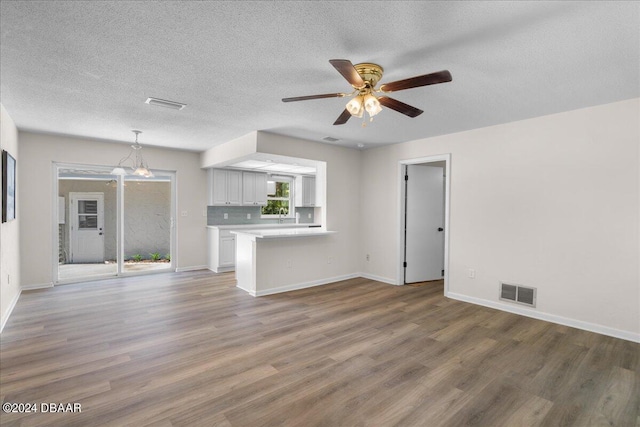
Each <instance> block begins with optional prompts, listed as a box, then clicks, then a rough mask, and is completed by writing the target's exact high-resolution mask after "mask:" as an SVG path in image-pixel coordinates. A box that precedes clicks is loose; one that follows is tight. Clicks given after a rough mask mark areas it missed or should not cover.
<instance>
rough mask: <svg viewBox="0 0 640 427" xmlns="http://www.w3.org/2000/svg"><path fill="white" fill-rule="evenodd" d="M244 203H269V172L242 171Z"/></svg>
mask: <svg viewBox="0 0 640 427" xmlns="http://www.w3.org/2000/svg"><path fill="white" fill-rule="evenodd" d="M242 204H243V205H258V206H263V205H266V204H267V174H266V173H258V172H242Z"/></svg>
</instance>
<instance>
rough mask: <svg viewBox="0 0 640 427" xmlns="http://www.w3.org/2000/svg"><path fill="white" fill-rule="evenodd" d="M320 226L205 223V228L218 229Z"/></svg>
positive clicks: (315, 225) (312, 224)
mask: <svg viewBox="0 0 640 427" xmlns="http://www.w3.org/2000/svg"><path fill="white" fill-rule="evenodd" d="M309 227H320V224H316V223H307V224H235V225H234V224H224V225H207V228H218V229H220V230H251V229H254V230H263V229H272V228H275V229H278V228H309Z"/></svg>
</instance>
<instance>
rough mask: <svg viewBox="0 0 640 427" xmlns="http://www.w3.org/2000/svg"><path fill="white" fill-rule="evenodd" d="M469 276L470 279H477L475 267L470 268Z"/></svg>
mask: <svg viewBox="0 0 640 427" xmlns="http://www.w3.org/2000/svg"><path fill="white" fill-rule="evenodd" d="M467 277H468V278H469V279H475V278H476V271H475V270H474V269H473V268H470V269H469V270H468V271H467Z"/></svg>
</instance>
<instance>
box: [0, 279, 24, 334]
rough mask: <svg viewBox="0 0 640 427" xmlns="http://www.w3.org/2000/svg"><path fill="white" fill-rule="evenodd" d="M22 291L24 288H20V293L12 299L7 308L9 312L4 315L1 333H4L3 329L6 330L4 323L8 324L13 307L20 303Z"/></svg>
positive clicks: (0, 328)
mask: <svg viewBox="0 0 640 427" xmlns="http://www.w3.org/2000/svg"><path fill="white" fill-rule="evenodd" d="M21 293H22V289H18V293H17V294H16V296H15V297H14V298H13V300H11V304H9V307H8V308H7V312H6V313H5V314H4V316H3V317H2V323H0V333H2V331H3V330H4V325H6V324H7V321H8V320H9V316H11V313H12V312H13V309H14V308H15V307H16V304H17V303H18V298H20V294H21Z"/></svg>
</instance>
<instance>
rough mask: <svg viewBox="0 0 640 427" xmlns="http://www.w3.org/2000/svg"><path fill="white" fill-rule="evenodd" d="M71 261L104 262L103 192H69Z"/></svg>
mask: <svg viewBox="0 0 640 427" xmlns="http://www.w3.org/2000/svg"><path fill="white" fill-rule="evenodd" d="M69 213H70V217H71V230H70V236H69V237H70V242H71V245H70V246H71V262H72V263H75V264H77V263H94V262H104V193H69Z"/></svg>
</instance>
